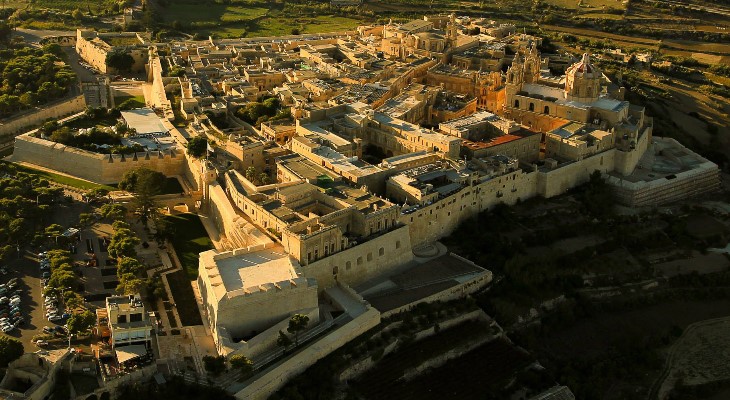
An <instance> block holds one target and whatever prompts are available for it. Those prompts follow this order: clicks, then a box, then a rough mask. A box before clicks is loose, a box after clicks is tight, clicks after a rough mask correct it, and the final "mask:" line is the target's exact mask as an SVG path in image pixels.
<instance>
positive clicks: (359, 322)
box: [235, 308, 380, 400]
mask: <svg viewBox="0 0 730 400" xmlns="http://www.w3.org/2000/svg"><path fill="white" fill-rule="evenodd" d="M379 323H380V313H379V312H378V311H377V310H375V309H374V308H370V309H368V310H367V311H366V312H365V313H364V314H361V315H360V316H358V317H357V318H355V319H354V320H352V321H350V322H348V323H347V324H345V325H344V326H342V327H340V328H338V329H337V330H335V331H333V332H331V333H330V334H328V335H327V336H325V337H323V338H322V339H320V340H318V341H316V342H314V343H312V344H311V345H309V346H307V347H306V348H304V349H303V350H301V351H300V352H298V353H296V354H294V355H292V356H291V357H289V358H288V359H286V360H284V361H282V362H281V363H279V364H277V365H276V366H275V367H272V368H270V369H268V370H267V371H265V372H264V373H263V374H261V375H260V376H258V377H257V378H256V380H254V381H253V382H251V383H250V384H249V385H248V386H246V387H245V388H244V389H243V390H241V391H239V392H238V393H236V394H235V397H236V398H237V399H240V400H259V399H261V400H263V399H266V398H268V397H269V396H271V395H272V394H273V393H274V392H276V391H277V390H279V389H280V388H281V387H282V386H284V384H285V383H286V382H288V381H289V380H290V379H292V378H293V377H295V376H297V375H299V374H300V373H302V372H304V370H306V369H307V368H309V367H310V366H312V365H313V364H314V363H315V362H317V360H320V359H322V358H324V357H326V356H327V355H328V354H330V353H332V352H333V351H335V350H337V349H339V348H340V347H342V346H344V345H345V344H347V343H348V342H350V341H351V340H352V339H354V338H356V337H358V336H360V335H361V334H363V333H365V332H367V331H368V330H370V329H372V328H373V327H375V326H377V325H378V324H379Z"/></svg>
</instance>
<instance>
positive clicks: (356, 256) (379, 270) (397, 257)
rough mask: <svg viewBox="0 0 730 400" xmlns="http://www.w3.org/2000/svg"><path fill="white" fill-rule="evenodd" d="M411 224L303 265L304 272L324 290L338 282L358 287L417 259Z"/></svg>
mask: <svg viewBox="0 0 730 400" xmlns="http://www.w3.org/2000/svg"><path fill="white" fill-rule="evenodd" d="M411 250H412V247H411V238H410V235H409V233H408V227H407V226H402V227H400V228H397V229H395V230H393V231H391V232H388V233H386V234H383V235H381V236H378V237H376V238H374V239H371V240H369V241H367V242H365V243H360V244H358V245H356V246H353V247H350V248H349V249H347V250H343V251H340V252H338V253H335V254H332V255H330V256H327V257H325V258H323V259H321V260H319V261H315V262H313V263H311V264H309V265H307V266H306V267H302V269H303V271H304V275H305V276H307V277H312V278H316V279H317V284H318V285H319V287H320V289H325V288H328V287H330V286H334V285H336V284H337V282H338V281H339V282H341V283H344V284H346V285H348V286H357V285H358V284H360V283H362V282H365V281H366V280H369V279H373V278H375V277H378V276H382V275H386V274H388V273H390V272H392V271H393V270H394V269H395V268H397V267H399V266H401V265H403V264H405V263H407V262H409V261H411V260H413V252H412V251H411Z"/></svg>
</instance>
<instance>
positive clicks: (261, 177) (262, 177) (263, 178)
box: [259, 172, 269, 185]
mask: <svg viewBox="0 0 730 400" xmlns="http://www.w3.org/2000/svg"><path fill="white" fill-rule="evenodd" d="M259 182H261V184H262V185H268V184H269V174H267V173H266V172H262V173H261V175H259Z"/></svg>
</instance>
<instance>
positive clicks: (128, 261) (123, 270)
mask: <svg viewBox="0 0 730 400" xmlns="http://www.w3.org/2000/svg"><path fill="white" fill-rule="evenodd" d="M144 270H145V266H144V264H142V263H141V262H139V260H137V259H136V258H132V257H124V258H122V259H121V260H120V261H119V263H118V264H117V275H119V276H122V275H124V274H132V275H135V276H138V275H139V274H141V273H142V272H143V271H144Z"/></svg>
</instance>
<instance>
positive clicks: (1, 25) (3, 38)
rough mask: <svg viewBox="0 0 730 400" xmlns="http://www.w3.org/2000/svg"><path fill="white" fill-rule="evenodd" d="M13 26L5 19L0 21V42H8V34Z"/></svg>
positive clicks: (11, 31) (9, 34)
mask: <svg viewBox="0 0 730 400" xmlns="http://www.w3.org/2000/svg"><path fill="white" fill-rule="evenodd" d="M12 33H13V28H12V27H11V26H10V24H8V23H7V22H6V21H0V42H2V43H10V36H11V34H12Z"/></svg>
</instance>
